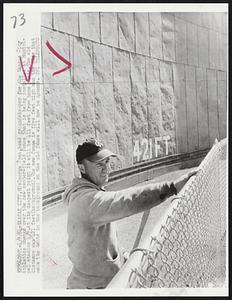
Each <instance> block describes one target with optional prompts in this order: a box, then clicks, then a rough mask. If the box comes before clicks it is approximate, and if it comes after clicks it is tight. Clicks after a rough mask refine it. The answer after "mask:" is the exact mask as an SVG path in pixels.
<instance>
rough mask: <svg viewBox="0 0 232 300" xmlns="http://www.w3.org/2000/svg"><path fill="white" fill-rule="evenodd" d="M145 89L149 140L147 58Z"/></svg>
mask: <svg viewBox="0 0 232 300" xmlns="http://www.w3.org/2000/svg"><path fill="white" fill-rule="evenodd" d="M145 89H146V98H147V101H146V106H147V139H149V114H148V112H149V109H148V86H147V60H146V57H145ZM148 145H149V147H150V144H149V142H148ZM149 153H150V152H149Z"/></svg>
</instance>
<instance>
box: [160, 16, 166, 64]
mask: <svg viewBox="0 0 232 300" xmlns="http://www.w3.org/2000/svg"><path fill="white" fill-rule="evenodd" d="M160 21H161V22H160V25H161V28H160V29H161V49H162V55H161V56H162V59H163V60H165V59H164V38H163V13H162V12H161V13H160Z"/></svg>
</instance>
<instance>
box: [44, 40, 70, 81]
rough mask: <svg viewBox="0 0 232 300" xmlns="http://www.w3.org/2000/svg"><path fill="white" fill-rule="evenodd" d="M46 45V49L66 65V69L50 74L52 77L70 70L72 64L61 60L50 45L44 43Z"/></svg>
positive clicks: (63, 59)
mask: <svg viewBox="0 0 232 300" xmlns="http://www.w3.org/2000/svg"><path fill="white" fill-rule="evenodd" d="M46 45H47V47H48V49H49V50H50V51H51V52H52V53H53V54H54V55H55V56H56V57H57V58H59V59H60V60H61V61H62V62H63V63H65V64H66V65H67V67H65V68H64V69H61V70H59V71H56V72H54V73H53V74H52V75H53V76H55V75H57V74H60V73H62V72H64V71H66V70H68V69H70V68H71V66H72V64H71V63H70V62H69V61H68V60H66V59H65V58H63V57H62V56H61V55H60V54H59V53H58V52H56V50H55V49H54V48H53V47H52V46H51V44H50V43H49V42H48V41H47V42H46Z"/></svg>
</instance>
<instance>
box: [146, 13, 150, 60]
mask: <svg viewBox="0 0 232 300" xmlns="http://www.w3.org/2000/svg"><path fill="white" fill-rule="evenodd" d="M147 15H148V43H149V45H148V52H149V56H150V57H151V36H150V35H151V24H150V13H147Z"/></svg>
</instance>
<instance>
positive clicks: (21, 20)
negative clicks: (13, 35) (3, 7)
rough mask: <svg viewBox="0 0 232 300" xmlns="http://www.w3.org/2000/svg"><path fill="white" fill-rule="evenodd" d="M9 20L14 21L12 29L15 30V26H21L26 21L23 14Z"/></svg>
mask: <svg viewBox="0 0 232 300" xmlns="http://www.w3.org/2000/svg"><path fill="white" fill-rule="evenodd" d="M11 19H13V20H14V23H13V28H15V27H16V26H17V25H19V26H23V25H24V24H25V23H26V19H25V17H24V14H19V15H18V18H17V17H16V16H12V17H11ZM18 23H19V24H18Z"/></svg>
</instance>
